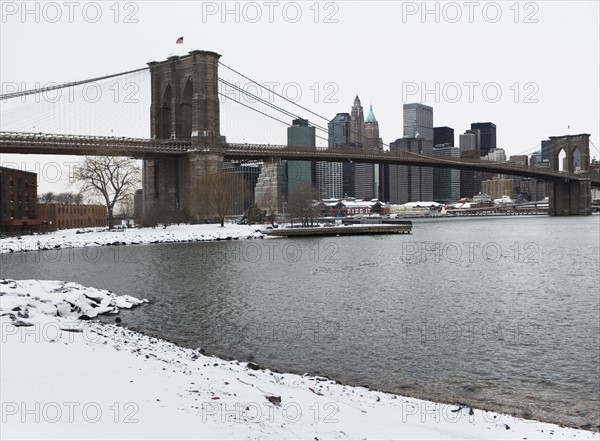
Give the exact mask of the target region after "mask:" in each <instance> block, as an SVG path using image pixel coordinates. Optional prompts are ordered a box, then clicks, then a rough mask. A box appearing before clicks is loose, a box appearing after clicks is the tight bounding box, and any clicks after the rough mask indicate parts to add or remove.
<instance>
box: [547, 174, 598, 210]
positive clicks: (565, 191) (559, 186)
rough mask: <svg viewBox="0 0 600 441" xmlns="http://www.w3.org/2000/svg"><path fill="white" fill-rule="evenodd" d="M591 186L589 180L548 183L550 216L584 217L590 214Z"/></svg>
mask: <svg viewBox="0 0 600 441" xmlns="http://www.w3.org/2000/svg"><path fill="white" fill-rule="evenodd" d="M591 192H592V184H591V181H590V180H589V179H587V180H585V179H584V180H580V181H573V180H567V181H564V182H551V183H550V207H549V212H548V213H549V214H550V215H551V216H585V215H589V214H592V198H591Z"/></svg>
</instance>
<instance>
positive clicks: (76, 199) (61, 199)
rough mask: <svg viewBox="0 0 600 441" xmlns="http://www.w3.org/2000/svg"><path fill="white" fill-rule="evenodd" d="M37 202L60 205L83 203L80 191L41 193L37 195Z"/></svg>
mask: <svg viewBox="0 0 600 441" xmlns="http://www.w3.org/2000/svg"><path fill="white" fill-rule="evenodd" d="M38 203H40V204H61V205H70V204H72V205H80V204H82V203H83V195H82V194H81V192H79V193H73V192H65V193H58V194H56V193H53V192H51V191H49V192H48V193H42V194H40V196H39V197H38Z"/></svg>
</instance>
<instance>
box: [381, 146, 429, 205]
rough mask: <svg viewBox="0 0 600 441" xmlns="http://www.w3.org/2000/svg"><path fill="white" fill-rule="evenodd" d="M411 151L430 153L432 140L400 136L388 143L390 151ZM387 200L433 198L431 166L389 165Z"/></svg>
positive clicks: (393, 201) (425, 199)
mask: <svg viewBox="0 0 600 441" xmlns="http://www.w3.org/2000/svg"><path fill="white" fill-rule="evenodd" d="M398 151H403V152H412V153H419V154H423V155H431V154H432V151H433V140H427V139H423V138H401V139H397V140H396V141H394V142H392V143H390V152H398ZM388 170H389V176H388V180H389V199H390V200H389V202H390V203H392V204H404V203H406V202H417V201H431V200H432V199H433V169H432V168H431V167H413V166H406V165H394V164H390V165H389V168H388Z"/></svg>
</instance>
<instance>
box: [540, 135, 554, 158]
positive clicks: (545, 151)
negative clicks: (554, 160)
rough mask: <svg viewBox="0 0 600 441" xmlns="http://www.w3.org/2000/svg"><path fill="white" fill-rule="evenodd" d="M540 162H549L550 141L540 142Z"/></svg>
mask: <svg viewBox="0 0 600 441" xmlns="http://www.w3.org/2000/svg"><path fill="white" fill-rule="evenodd" d="M541 152H542V161H546V160H548V161H549V160H550V156H551V153H552V141H550V140H549V139H544V140H542V143H541Z"/></svg>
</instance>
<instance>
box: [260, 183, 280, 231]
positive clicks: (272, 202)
mask: <svg viewBox="0 0 600 441" xmlns="http://www.w3.org/2000/svg"><path fill="white" fill-rule="evenodd" d="M273 193H274V192H273V188H272V187H269V188H267V191H265V192H264V194H263V196H262V198H261V200H260V201H259V205H260V207H262V208H263V209H265V210H266V213H267V215H266V218H265V220H267V221H269V223H270V224H271V225H272V226H275V218H276V211H277V210H276V204H277V198H276V196H275V195H274V194H273Z"/></svg>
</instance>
